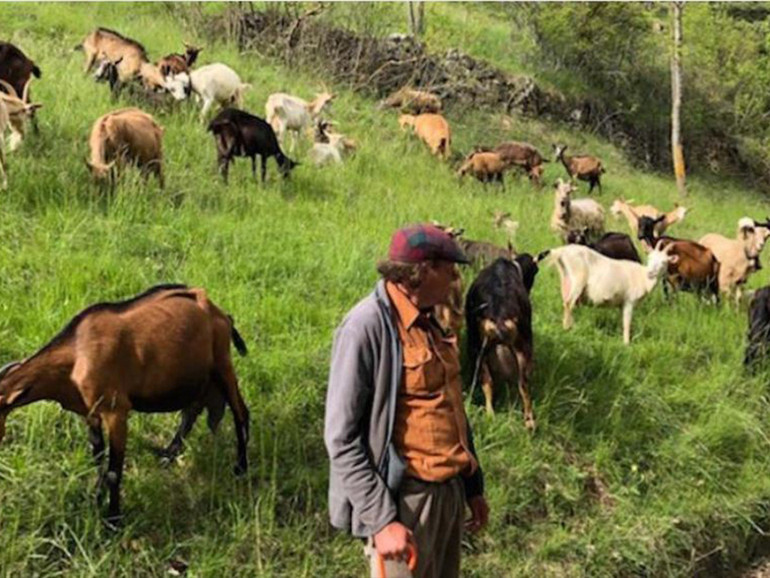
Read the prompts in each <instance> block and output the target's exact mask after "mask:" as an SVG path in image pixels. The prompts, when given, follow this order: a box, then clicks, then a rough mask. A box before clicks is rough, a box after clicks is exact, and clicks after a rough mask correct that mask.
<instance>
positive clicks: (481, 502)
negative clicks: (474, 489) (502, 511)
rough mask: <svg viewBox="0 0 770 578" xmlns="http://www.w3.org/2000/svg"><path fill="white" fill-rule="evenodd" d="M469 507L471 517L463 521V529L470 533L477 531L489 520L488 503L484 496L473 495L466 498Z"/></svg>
mask: <svg viewBox="0 0 770 578" xmlns="http://www.w3.org/2000/svg"><path fill="white" fill-rule="evenodd" d="M468 506H470V508H471V519H470V520H467V521H466V522H465V529H466V530H468V531H469V532H471V533H475V532H478V531H479V530H481V529H482V528H483V527H484V526H486V525H487V522H488V521H489V505H488V504H487V500H486V498H485V497H484V496H473V497H472V498H471V499H470V500H468Z"/></svg>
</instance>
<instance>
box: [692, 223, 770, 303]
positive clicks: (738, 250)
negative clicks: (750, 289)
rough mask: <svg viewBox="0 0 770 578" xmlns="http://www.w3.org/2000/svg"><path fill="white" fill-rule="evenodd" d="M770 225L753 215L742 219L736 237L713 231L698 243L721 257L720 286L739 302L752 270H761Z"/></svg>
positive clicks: (718, 257)
mask: <svg viewBox="0 0 770 578" xmlns="http://www.w3.org/2000/svg"><path fill="white" fill-rule="evenodd" d="M769 234H770V232H768V229H767V228H765V227H763V226H761V224H759V223H757V222H756V221H754V220H753V219H750V218H749V217H743V218H741V219H739V220H738V232H737V233H736V238H735V239H728V238H727V237H724V236H722V235H719V234H717V233H709V234H708V235H704V236H703V237H701V238H700V240H699V241H698V243H700V244H701V245H703V246H704V247H708V248H709V249H711V252H712V253H714V256H715V257H716V258H717V260H718V261H719V290H720V291H722V292H724V293H726V294H727V295H728V296H733V297H734V298H735V301H736V303H739V302H740V300H741V296H742V293H743V290H742V285H744V284H745V283H746V280H747V279H748V276H749V274H750V273H753V272H754V271H756V270H757V264H758V261H759V255H760V253H761V252H762V249H763V248H764V246H765V242H766V241H767V238H768V235H769Z"/></svg>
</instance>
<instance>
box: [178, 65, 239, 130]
mask: <svg viewBox="0 0 770 578" xmlns="http://www.w3.org/2000/svg"><path fill="white" fill-rule="evenodd" d="M165 87H166V90H168V91H169V92H170V93H171V94H172V95H173V97H174V98H175V99H177V100H184V99H185V98H187V97H189V96H190V94H191V93H193V92H194V93H195V97H196V100H198V101H200V100H203V108H202V109H201V114H200V116H201V121H205V120H206V115H207V114H208V112H209V110H210V109H211V106H212V105H213V104H214V103H215V102H218V103H219V104H221V105H222V106H228V105H233V106H236V107H237V108H243V93H244V92H245V91H246V89H248V88H250V87H251V85H250V84H244V83H243V82H241V78H240V77H239V76H238V74H237V73H236V72H235V71H234V70H233V69H232V68H230V67H229V66H227V65H225V64H222V63H220V62H216V63H214V64H207V65H206V66H201V67H200V68H196V69H195V70H193V71H192V72H189V73H187V72H181V73H179V74H171V75H169V76H167V77H166V79H165Z"/></svg>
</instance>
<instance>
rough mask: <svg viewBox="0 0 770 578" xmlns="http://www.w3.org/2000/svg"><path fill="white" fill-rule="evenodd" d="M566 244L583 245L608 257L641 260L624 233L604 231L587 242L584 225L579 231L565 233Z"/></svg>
mask: <svg viewBox="0 0 770 578" xmlns="http://www.w3.org/2000/svg"><path fill="white" fill-rule="evenodd" d="M567 244H575V245H585V246H586V247H589V248H591V249H593V250H594V251H596V252H597V253H601V254H602V255H604V256H605V257H609V258H610V259H625V260H627V261H636V262H637V263H641V262H642V260H641V259H640V258H639V253H638V252H637V250H636V247H634V242H633V241H632V240H631V237H629V236H628V235H626V234H625V233H613V232H610V233H605V234H604V235H603V236H602V238H601V239H599V240H598V241H595V242H593V243H589V242H588V228H587V227H584V228H583V229H581V230H580V231H570V232H569V233H567Z"/></svg>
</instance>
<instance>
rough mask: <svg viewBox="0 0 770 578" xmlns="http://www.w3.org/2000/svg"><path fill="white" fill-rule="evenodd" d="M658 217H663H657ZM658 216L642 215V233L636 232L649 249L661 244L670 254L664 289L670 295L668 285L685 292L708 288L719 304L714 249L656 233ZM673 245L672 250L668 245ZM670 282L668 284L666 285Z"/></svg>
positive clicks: (661, 247) (717, 268) (708, 291)
mask: <svg viewBox="0 0 770 578" xmlns="http://www.w3.org/2000/svg"><path fill="white" fill-rule="evenodd" d="M658 219H659V220H662V219H663V216H661V217H658ZM655 224H656V219H652V218H650V217H641V218H640V219H639V233H638V234H637V236H638V238H639V240H640V241H642V246H644V247H645V248H646V249H649V248H650V247H659V248H660V249H667V252H669V254H670V255H671V259H670V260H669V264H668V275H667V277H666V282H667V283H664V284H663V290H664V292H665V293H666V296H668V285H670V286H671V287H673V288H674V289H681V290H685V291H696V292H698V293H701V292H703V291H705V292H706V293H709V294H711V295H712V296H713V298H714V302H715V303H719V271H720V263H719V261H718V260H717V258H716V256H715V255H714V252H713V251H712V250H711V249H709V248H708V247H704V246H703V245H701V244H700V243H696V242H695V241H690V240H688V239H677V238H675V237H669V236H667V235H663V236H660V237H657V236H655V234H654V227H655ZM669 246H671V247H672V248H671V249H668V247H669ZM667 284H668V285H667Z"/></svg>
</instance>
